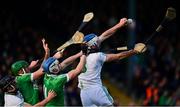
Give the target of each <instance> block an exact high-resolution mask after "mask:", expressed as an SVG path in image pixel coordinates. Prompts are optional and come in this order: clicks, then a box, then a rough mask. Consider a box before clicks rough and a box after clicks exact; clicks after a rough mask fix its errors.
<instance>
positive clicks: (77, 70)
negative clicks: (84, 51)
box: [68, 55, 86, 80]
mask: <svg viewBox="0 0 180 107" xmlns="http://www.w3.org/2000/svg"><path fill="white" fill-rule="evenodd" d="M85 62H86V56H85V55H82V56H81V59H80V62H79V64H78V65H77V67H76V68H75V69H73V70H71V71H70V72H68V76H69V79H70V80H71V79H73V78H75V77H76V76H77V75H78V74H79V73H80V72H81V71H82V69H83V68H84V65H85Z"/></svg>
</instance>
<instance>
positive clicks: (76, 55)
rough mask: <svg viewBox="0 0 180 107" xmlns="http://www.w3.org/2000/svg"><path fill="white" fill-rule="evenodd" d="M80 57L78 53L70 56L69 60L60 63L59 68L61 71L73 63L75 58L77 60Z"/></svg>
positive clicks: (80, 53)
mask: <svg viewBox="0 0 180 107" xmlns="http://www.w3.org/2000/svg"><path fill="white" fill-rule="evenodd" d="M81 55H82V52H79V53H77V54H75V55H73V56H70V57H69V58H67V59H65V60H64V61H63V62H62V63H60V66H61V68H62V69H64V68H65V67H67V66H68V65H70V64H71V63H73V62H74V61H75V60H76V59H77V58H79V57H80V56H81Z"/></svg>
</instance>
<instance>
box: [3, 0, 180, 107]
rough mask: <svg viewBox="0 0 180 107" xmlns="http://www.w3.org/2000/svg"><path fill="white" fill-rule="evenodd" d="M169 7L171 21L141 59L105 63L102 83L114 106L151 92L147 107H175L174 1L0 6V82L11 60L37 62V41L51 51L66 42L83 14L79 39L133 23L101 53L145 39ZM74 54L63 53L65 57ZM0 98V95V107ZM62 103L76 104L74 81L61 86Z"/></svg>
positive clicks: (47, 0)
mask: <svg viewBox="0 0 180 107" xmlns="http://www.w3.org/2000/svg"><path fill="white" fill-rule="evenodd" d="M169 6H173V7H175V8H176V11H177V18H176V20H174V21H173V23H172V24H170V25H169V27H168V28H167V29H166V30H164V31H163V32H162V33H160V34H159V36H157V37H155V38H154V39H153V40H152V41H151V43H150V44H149V45H148V50H147V51H146V52H145V53H144V54H141V55H136V56H133V57H130V58H126V59H123V60H120V61H116V62H112V63H106V64H105V65H104V66H103V71H102V79H103V80H104V83H105V84H106V86H107V87H108V89H109V91H110V93H111V94H112V96H113V97H114V100H115V101H116V104H117V105H143V104H144V102H145V101H146V98H147V95H149V94H152V93H151V91H150V90H153V89H155V90H158V93H157V94H155V95H152V96H151V95H150V97H151V98H152V99H154V100H152V101H151V102H149V104H148V105H180V101H179V97H180V87H179V81H180V80H179V76H180V42H179V40H180V36H179V35H180V32H179V25H178V23H179V20H177V19H178V18H179V15H178V12H179V10H178V8H177V2H176V1H175V0H149V1H147V0H138V1H136V0H42V1H41V0H36V1H33V0H31V1H30V0H27V1H25V0H24V1H10V0H6V1H0V42H1V47H0V78H2V77H3V76H4V75H7V74H9V73H10V65H11V64H12V63H13V62H14V61H16V60H19V59H25V60H27V61H29V62H30V61H32V60H36V59H39V58H41V57H42V56H43V53H44V51H43V48H42V44H41V39H42V37H45V39H46V41H47V42H48V44H49V48H50V49H51V50H52V51H53V50H55V49H56V48H57V47H58V46H60V45H61V44H63V43H64V42H65V41H66V40H68V39H69V38H71V36H72V35H73V33H74V32H75V31H76V30H77V28H78V26H79V25H80V23H81V20H82V19H83V15H84V14H85V13H87V12H91V11H92V12H94V14H95V17H94V19H93V20H92V21H91V22H90V23H89V24H88V26H87V27H86V28H85V29H84V30H83V33H84V34H88V33H91V32H94V33H96V34H98V35H100V34H101V33H102V32H103V31H105V30H106V29H108V28H110V27H112V26H113V25H114V24H115V23H117V22H118V21H119V19H120V18H123V17H127V18H132V19H135V20H136V29H135V30H129V29H128V28H127V27H126V28H123V29H121V30H119V31H118V32H116V34H115V35H114V36H113V37H111V38H109V39H108V40H106V41H105V42H104V43H103V44H102V46H103V47H102V48H107V49H109V48H115V47H118V46H124V45H128V46H129V47H130V48H132V46H133V44H134V43H137V42H143V41H145V39H146V38H147V37H148V36H150V34H151V33H152V32H153V31H154V30H155V29H156V27H157V26H158V25H159V24H160V22H161V20H162V19H163V17H164V15H165V12H166V9H167V8H168V7H169ZM72 49H74V48H72ZM74 51H75V50H74ZM74 51H73V50H71V49H69V50H67V53H66V54H67V56H69V55H70V54H73V52H74ZM67 56H66V57H67ZM72 67H73V66H72ZM67 71H68V70H67ZM2 96H3V93H2V92H1V97H0V104H1V105H2V104H3V97H2ZM66 103H67V105H81V102H80V99H79V90H78V88H77V80H76V79H75V80H74V81H71V82H70V83H68V84H67V86H66Z"/></svg>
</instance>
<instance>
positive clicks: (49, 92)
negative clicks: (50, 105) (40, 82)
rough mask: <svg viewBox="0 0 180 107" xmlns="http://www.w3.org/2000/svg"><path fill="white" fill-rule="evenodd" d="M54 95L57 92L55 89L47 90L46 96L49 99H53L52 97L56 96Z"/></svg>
mask: <svg viewBox="0 0 180 107" xmlns="http://www.w3.org/2000/svg"><path fill="white" fill-rule="evenodd" d="M56 96H57V94H56V92H55V91H53V90H49V91H48V96H47V98H48V99H49V100H51V99H53V98H54V97H56Z"/></svg>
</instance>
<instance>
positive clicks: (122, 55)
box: [106, 50, 137, 62]
mask: <svg viewBox="0 0 180 107" xmlns="http://www.w3.org/2000/svg"><path fill="white" fill-rule="evenodd" d="M136 53H137V52H136V51H135V50H129V51H124V52H121V53H117V54H106V62H111V61H114V60H120V59H123V58H126V57H129V56H132V55H135V54H136Z"/></svg>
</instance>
